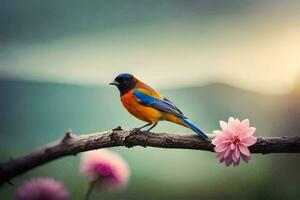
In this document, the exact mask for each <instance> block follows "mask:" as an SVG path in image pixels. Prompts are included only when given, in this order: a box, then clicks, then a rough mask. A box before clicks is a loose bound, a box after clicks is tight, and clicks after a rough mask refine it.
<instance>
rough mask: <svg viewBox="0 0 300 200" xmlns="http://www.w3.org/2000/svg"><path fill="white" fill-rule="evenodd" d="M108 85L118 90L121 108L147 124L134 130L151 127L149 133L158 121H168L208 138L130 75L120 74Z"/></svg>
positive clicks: (147, 86) (206, 138)
mask: <svg viewBox="0 0 300 200" xmlns="http://www.w3.org/2000/svg"><path fill="white" fill-rule="evenodd" d="M109 84H110V85H114V86H116V87H117V88H118V90H119V92H120V97H121V102H122V104H123V107H124V108H125V109H127V111H128V112H129V113H130V114H132V115H133V116H135V117H136V118H138V119H140V120H142V121H145V122H147V124H145V125H143V126H141V127H139V128H135V129H134V130H139V131H141V129H143V128H146V127H149V126H151V127H150V128H148V129H147V131H150V130H151V129H153V128H154V127H155V126H156V125H157V124H158V122H159V121H169V122H173V123H176V124H179V125H182V126H184V127H187V128H190V129H191V130H193V131H194V132H195V133H197V134H198V135H199V136H200V137H202V138H203V139H204V140H208V136H207V135H206V134H205V133H204V132H202V131H201V130H200V129H199V128H198V127H197V126H196V125H195V124H193V123H192V122H191V121H190V120H189V119H188V118H187V117H186V116H185V115H184V114H183V113H182V112H181V111H180V110H179V109H178V108H177V107H176V106H175V104H174V103H172V102H171V101H170V100H169V99H167V98H166V97H163V96H162V95H160V94H159V93H158V92H156V91H155V90H154V89H153V88H152V87H150V86H149V85H147V84H146V83H143V82H142V81H140V80H139V79H137V78H136V77H135V76H133V75H132V74H129V73H121V74H119V75H117V76H116V77H115V79H114V80H113V81H112V82H110V83H109Z"/></svg>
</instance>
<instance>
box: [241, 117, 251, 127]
mask: <svg viewBox="0 0 300 200" xmlns="http://www.w3.org/2000/svg"><path fill="white" fill-rule="evenodd" d="M241 123H242V125H243V126H244V127H249V126H250V122H249V119H244V120H243V121H242V122H241Z"/></svg>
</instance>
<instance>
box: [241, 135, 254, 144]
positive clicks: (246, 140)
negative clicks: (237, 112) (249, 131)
mask: <svg viewBox="0 0 300 200" xmlns="http://www.w3.org/2000/svg"><path fill="white" fill-rule="evenodd" d="M256 141H257V139H256V138H255V137H253V136H250V137H246V138H243V139H242V140H241V144H242V145H245V146H251V145H253V144H255V143H256Z"/></svg>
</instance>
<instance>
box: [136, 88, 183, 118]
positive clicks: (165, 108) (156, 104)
mask: <svg viewBox="0 0 300 200" xmlns="http://www.w3.org/2000/svg"><path fill="white" fill-rule="evenodd" d="M133 96H134V97H135V98H136V99H137V100H138V101H139V102H140V103H141V104H142V105H144V106H148V107H152V108H155V109H157V110H159V111H162V112H166V113H171V114H174V115H176V116H177V117H184V115H183V114H182V113H181V111H180V110H179V109H178V108H177V107H176V106H175V105H174V104H173V103H172V102H171V101H169V100H167V99H159V98H155V97H152V96H149V95H147V94H145V93H143V92H141V91H140V90H138V89H136V90H134V91H133ZM184 118H185V117H184Z"/></svg>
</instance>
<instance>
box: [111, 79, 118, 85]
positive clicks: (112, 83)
mask: <svg viewBox="0 0 300 200" xmlns="http://www.w3.org/2000/svg"><path fill="white" fill-rule="evenodd" d="M109 85H119V82H117V81H116V80H113V81H112V82H110V83H109Z"/></svg>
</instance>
